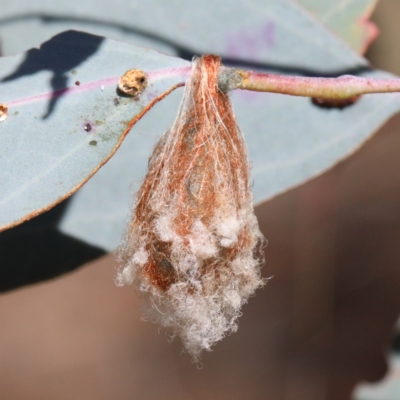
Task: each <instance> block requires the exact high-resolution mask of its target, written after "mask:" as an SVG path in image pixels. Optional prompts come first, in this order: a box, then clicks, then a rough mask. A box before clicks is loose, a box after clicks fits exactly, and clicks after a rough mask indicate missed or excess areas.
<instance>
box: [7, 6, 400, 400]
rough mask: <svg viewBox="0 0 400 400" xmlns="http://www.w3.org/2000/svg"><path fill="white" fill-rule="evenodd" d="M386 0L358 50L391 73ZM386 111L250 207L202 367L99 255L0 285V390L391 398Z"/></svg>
mask: <svg viewBox="0 0 400 400" xmlns="http://www.w3.org/2000/svg"><path fill="white" fill-rule="evenodd" d="M399 17H400V2H399V1H398V0H381V1H380V2H379V4H378V7H377V9H376V11H375V13H374V15H373V20H374V21H375V22H376V23H377V25H378V27H379V29H380V31H381V34H380V36H379V37H378V39H377V40H376V41H375V42H374V43H373V44H372V46H371V48H370V50H369V52H368V54H367V57H368V58H369V60H370V61H371V62H372V64H373V65H374V66H375V67H377V68H381V69H384V70H387V71H390V72H393V73H396V74H398V75H400V49H399V46H398V38H399V37H400V24H399V22H398V21H399ZM399 133H400V115H397V116H395V117H393V118H392V119H391V120H390V121H389V122H388V123H386V124H385V125H384V126H383V127H382V128H381V129H380V131H379V132H378V133H377V134H376V135H375V136H374V137H373V138H372V139H371V140H369V141H368V143H367V144H366V145H364V146H363V147H362V148H361V149H360V150H359V151H358V152H356V153H355V154H354V155H353V156H352V157H350V158H349V159H347V160H345V161H343V162H342V163H340V164H339V165H337V166H336V167H334V168H333V169H332V170H330V171H329V172H328V173H325V174H323V175H322V176H320V177H318V178H316V179H313V180H312V181H310V182H308V183H307V184H305V185H302V186H301V187H298V188H296V189H293V190H291V191H289V192H287V193H285V194H283V195H281V196H279V197H277V198H275V199H273V200H272V201H269V202H267V203H265V204H263V205H260V206H258V207H257V209H256V214H257V217H258V219H259V223H260V226H261V229H262V231H263V233H264V235H265V237H266V238H267V239H268V247H267V248H266V250H265V256H266V265H265V266H264V267H263V274H264V276H265V277H271V276H273V279H271V280H270V281H269V282H268V284H267V286H266V287H265V288H264V289H263V290H260V291H258V292H257V295H256V296H255V297H253V298H251V299H250V301H249V303H248V304H247V305H246V306H245V307H244V309H243V316H242V318H241V319H240V326H239V330H238V332H237V333H235V334H233V335H232V336H230V337H227V338H225V339H224V340H223V341H222V342H221V343H219V344H218V345H216V346H215V347H214V350H213V351H212V352H211V353H207V354H204V357H203V367H202V369H198V368H196V366H195V365H194V364H192V363H191V360H190V358H189V356H188V355H187V354H184V353H182V346H181V343H180V341H179V339H176V340H174V341H173V342H172V343H170V342H169V339H168V336H167V335H166V333H165V332H164V331H162V330H160V329H159V328H158V326H156V325H154V324H151V323H146V322H143V321H141V300H140V299H138V297H137V295H136V293H135V291H134V289H133V288H132V287H123V288H117V287H116V286H115V285H114V281H113V279H114V276H115V268H116V263H115V261H114V256H113V255H107V256H104V257H102V258H99V259H98V260H96V261H94V262H91V263H88V264H86V265H85V266H83V267H81V268H79V269H77V270H76V271H74V272H70V273H68V274H66V275H62V276H61V277H59V278H55V279H52V280H49V281H46V282H43V283H37V284H34V285H30V286H26V287H24V288H20V289H17V290H13V291H9V292H4V293H2V294H1V295H0V399H2V400H3V399H4V400H53V399H57V400H71V399H74V400H91V399H93V400H95V399H96V400H108V399H127V400H128V399H138V400H142V399H143V400H153V399H154V400H155V399H165V400H169V399H171V400H172V399H174V400H180V399H182V400H191V399H193V400H194V399H196V400H197V399H198V400H203V399H204V400H205V399H213V400H219V399H221V400H222V399H232V400H236V399H237V400H247V399H266V400H303V399H304V400H306V399H315V400H325V399H326V400H347V399H349V400H350V399H354V400H372V399H374V400H394V399H399V400H400V340H399V334H398V333H397V332H400V326H399V327H398V328H397V329H396V323H397V322H396V321H397V320H398V317H399V315H400V245H399V243H400V179H398V176H399V170H400V157H399V152H400V135H399Z"/></svg>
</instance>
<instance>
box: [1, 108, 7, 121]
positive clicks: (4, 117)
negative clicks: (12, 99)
mask: <svg viewBox="0 0 400 400" xmlns="http://www.w3.org/2000/svg"><path fill="white" fill-rule="evenodd" d="M7 117H8V107H7V106H6V105H5V104H0V122H3V121H5V120H6V119H7Z"/></svg>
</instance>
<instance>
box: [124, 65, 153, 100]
mask: <svg viewBox="0 0 400 400" xmlns="http://www.w3.org/2000/svg"><path fill="white" fill-rule="evenodd" d="M146 86H147V75H146V74H145V73H144V72H143V71H142V70H140V69H130V70H128V71H126V72H125V74H124V75H122V76H121V78H120V80H119V82H118V89H119V90H120V91H121V92H122V93H125V94H127V95H128V96H132V97H136V96H139V95H140V94H141V93H142V92H143V90H144V89H145V88H146Z"/></svg>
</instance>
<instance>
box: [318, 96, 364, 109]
mask: <svg viewBox="0 0 400 400" xmlns="http://www.w3.org/2000/svg"><path fill="white" fill-rule="evenodd" d="M359 98H360V96H353V97H349V98H348V99H322V98H320V97H313V98H312V99H311V101H312V103H313V104H315V105H316V106H318V107H320V108H327V109H330V108H338V109H340V110H341V109H343V108H346V107H348V106H351V105H353V104H354V103H356V102H357V100H358V99H359Z"/></svg>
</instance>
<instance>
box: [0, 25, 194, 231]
mask: <svg viewBox="0 0 400 400" xmlns="http://www.w3.org/2000/svg"><path fill="white" fill-rule="evenodd" d="M188 65H189V63H187V62H186V61H184V60H180V59H178V58H172V57H169V56H166V55H164V54H160V53H158V52H156V51H152V50H149V49H145V48H139V47H136V46H133V45H127V44H124V43H120V42H116V41H113V40H106V39H104V38H102V37H99V36H94V35H89V34H85V33H80V32H75V31H68V32H65V33H62V34H59V35H57V36H56V37H54V38H53V39H51V40H50V41H48V42H45V43H44V44H43V45H42V46H41V48H40V49H32V50H30V51H28V52H27V53H26V54H21V55H19V56H15V57H4V58H1V59H0V81H1V102H2V103H4V104H6V105H7V106H8V113H9V116H8V118H7V119H6V120H5V121H4V122H2V123H1V126H0V132H1V134H0V149H1V152H0V170H1V171H2V173H1V175H2V176H1V185H0V210H1V213H0V229H4V228H7V227H10V226H13V225H15V224H17V223H19V222H21V221H23V220H25V219H29V218H30V217H32V216H34V215H37V214H39V213H40V212H42V211H45V210H46V209H48V208H50V207H51V206H52V205H54V204H57V203H58V202H60V201H61V200H63V199H64V198H66V197H68V196H69V195H70V194H71V193H73V192H74V191H75V190H76V189H77V188H78V187H80V186H81V185H82V184H83V183H84V182H85V181H86V180H87V179H89V177H90V176H91V175H93V173H94V172H95V171H96V170H97V169H98V168H99V167H100V166H101V165H102V164H103V163H104V162H106V161H107V159H108V158H109V157H110V156H111V155H112V154H113V152H114V151H115V150H116V148H117V147H118V146H119V144H120V141H121V140H122V139H123V136H124V132H125V130H126V128H127V125H128V123H129V121H131V119H132V118H134V117H135V116H138V115H139V114H140V113H141V112H142V111H143V110H144V109H145V108H146V107H148V106H149V104H150V103H151V102H152V101H154V99H156V98H157V97H158V96H160V95H162V94H163V93H164V92H166V91H168V90H169V89H170V88H171V87H173V86H174V85H176V84H177V83H179V82H181V81H182V77H181V76H180V75H179V68H184V67H187V66H188ZM132 67H134V68H136V69H142V70H143V71H145V72H146V73H147V74H148V85H147V88H146V89H145V91H144V92H143V94H142V95H141V96H140V98H138V99H132V98H129V97H121V96H120V95H119V93H118V92H117V82H118V79H119V77H120V76H121V75H122V74H123V73H124V72H125V71H126V70H127V69H129V68H132ZM171 68H176V69H177V70H176V71H178V72H177V73H176V74H175V75H170V76H166V77H163V78H162V79H160V76H159V75H157V73H156V72H160V71H162V70H164V69H171ZM135 146H137V147H140V142H138V143H136V145H135Z"/></svg>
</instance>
